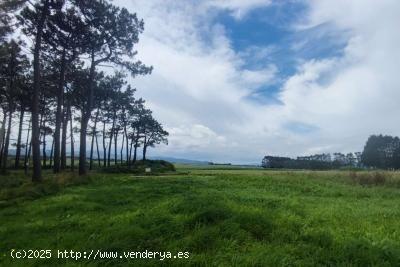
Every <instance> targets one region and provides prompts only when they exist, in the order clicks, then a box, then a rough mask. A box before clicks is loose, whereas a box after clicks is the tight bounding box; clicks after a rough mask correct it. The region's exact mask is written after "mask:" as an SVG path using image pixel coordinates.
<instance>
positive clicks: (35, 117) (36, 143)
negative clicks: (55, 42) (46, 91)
mask: <svg viewBox="0 0 400 267" xmlns="http://www.w3.org/2000/svg"><path fill="white" fill-rule="evenodd" d="M48 9H49V0H45V1H44V3H43V8H42V11H41V14H40V19H39V22H38V25H37V28H36V36H35V48H34V52H33V95H32V156H33V173H32V181H33V182H40V181H41V180H42V166H41V164H40V140H39V135H40V128H39V95H40V50H41V48H42V47H41V46H42V35H43V27H44V23H45V21H46V17H47V12H48Z"/></svg>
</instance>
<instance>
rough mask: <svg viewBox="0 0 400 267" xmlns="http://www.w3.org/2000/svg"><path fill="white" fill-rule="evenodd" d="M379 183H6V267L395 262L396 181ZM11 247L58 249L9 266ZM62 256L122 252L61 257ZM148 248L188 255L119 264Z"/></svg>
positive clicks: (121, 179) (312, 175) (0, 260)
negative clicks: (8, 185) (110, 255)
mask: <svg viewBox="0 0 400 267" xmlns="http://www.w3.org/2000/svg"><path fill="white" fill-rule="evenodd" d="M18 175H19V174H14V176H15V177H14V178H15V179H18ZM375 176H376V175H374V174H362V173H361V174H358V175H356V174H352V175H349V173H348V172H305V171H296V172H288V171H281V172H280V171H266V170H260V169H258V170H257V169H254V170H253V169H249V170H246V169H245V170H238V169H233V170H229V169H228V168H227V169H199V168H196V169H190V168H187V167H186V169H185V170H183V171H181V172H180V171H179V169H178V172H177V173H176V174H174V175H168V176H154V177H151V176H149V177H144V176H132V175H130V174H94V175H92V177H90V179H87V180H82V181H80V182H79V183H78V185H69V183H68V182H65V180H68V179H65V177H64V178H62V177H61V178H60V177H53V178H52V179H55V180H57V181H58V180H63V181H64V182H62V183H61V186H60V183H58V185H59V186H58V187H57V190H47V189H46V188H52V186H50V185H53V183H52V182H49V183H48V186H47V187H46V186H43V185H42V186H35V185H30V184H25V183H22V184H17V185H12V186H13V187H14V188H8V189H7V188H4V186H3V188H2V189H0V199H1V204H2V205H1V208H0V222H1V223H0V240H1V242H0V252H1V257H0V265H1V266H43V265H45V266H46V265H47V266H58V265H65V266H82V265H85V266H127V265H129V266H160V265H161V266H289V265H291V266H315V265H320V266H326V265H331V266H400V179H399V178H398V175H397V174H393V173H386V174H384V175H383V176H382V177H383V178H382V177H378V176H379V175H378V176H377V177H378V178H376V177H375ZM1 179H4V177H0V180H1ZM382 179H383V180H382ZM71 184H72V183H71ZM21 188H23V189H21ZM43 188H44V189H43ZM10 190H11V191H10ZM12 190H26V191H29V192H31V193H30V194H17V193H10V192H13V191H12ZM46 190H47V191H46ZM16 192H20V191H16ZM32 192H33V193H32ZM12 249H18V250H20V249H25V250H28V249H34V250H35V249H38V250H40V249H44V250H45V249H51V253H52V258H51V259H19V260H17V259H12V258H11V256H10V251H11V250H12ZM57 249H59V250H63V251H64V250H71V249H72V250H74V251H80V252H82V253H83V252H86V253H87V254H86V257H88V256H89V254H90V253H91V251H92V250H93V251H94V253H96V252H97V250H101V251H102V252H104V251H110V252H111V251H115V252H119V253H120V254H118V257H117V258H116V259H99V258H97V259H96V260H94V259H92V258H91V259H90V260H89V259H87V258H86V259H84V258H81V259H77V260H75V259H59V258H57ZM146 250H148V251H169V252H171V255H172V257H173V256H176V255H177V253H178V252H189V258H188V259H186V258H182V259H178V258H175V259H174V258H172V259H168V258H165V259H164V260H160V259H125V258H122V259H121V258H120V257H122V255H123V252H129V251H146ZM92 256H93V255H92ZM103 256H104V255H103Z"/></svg>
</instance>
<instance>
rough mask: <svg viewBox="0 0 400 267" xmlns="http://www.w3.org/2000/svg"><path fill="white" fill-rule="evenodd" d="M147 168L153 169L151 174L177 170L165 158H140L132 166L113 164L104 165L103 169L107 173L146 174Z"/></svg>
mask: <svg viewBox="0 0 400 267" xmlns="http://www.w3.org/2000/svg"><path fill="white" fill-rule="evenodd" d="M146 168H150V169H151V173H150V174H151V175H154V174H157V173H166V172H174V171H175V166H174V165H173V164H172V163H170V162H168V161H165V160H139V161H136V162H135V164H133V165H132V166H127V165H112V166H109V167H104V168H102V169H101V170H102V172H105V173H132V174H146Z"/></svg>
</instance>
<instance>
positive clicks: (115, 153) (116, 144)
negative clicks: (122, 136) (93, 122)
mask: <svg viewBox="0 0 400 267" xmlns="http://www.w3.org/2000/svg"><path fill="white" fill-rule="evenodd" d="M118 132H119V131H118V130H117V129H116V130H115V137H114V164H115V165H117V163H118V153H117V146H118V143H117V142H118Z"/></svg>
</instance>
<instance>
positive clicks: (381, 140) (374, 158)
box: [362, 135, 400, 169]
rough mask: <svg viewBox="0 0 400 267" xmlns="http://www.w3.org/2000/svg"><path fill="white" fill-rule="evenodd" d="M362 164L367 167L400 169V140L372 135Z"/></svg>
mask: <svg viewBox="0 0 400 267" xmlns="http://www.w3.org/2000/svg"><path fill="white" fill-rule="evenodd" d="M362 162H363V163H364V164H365V166H367V167H371V168H379V169H400V139H399V138H398V137H393V136H389V135H372V136H370V137H369V138H368V140H367V143H366V144H365V147H364V151H363V153H362Z"/></svg>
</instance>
